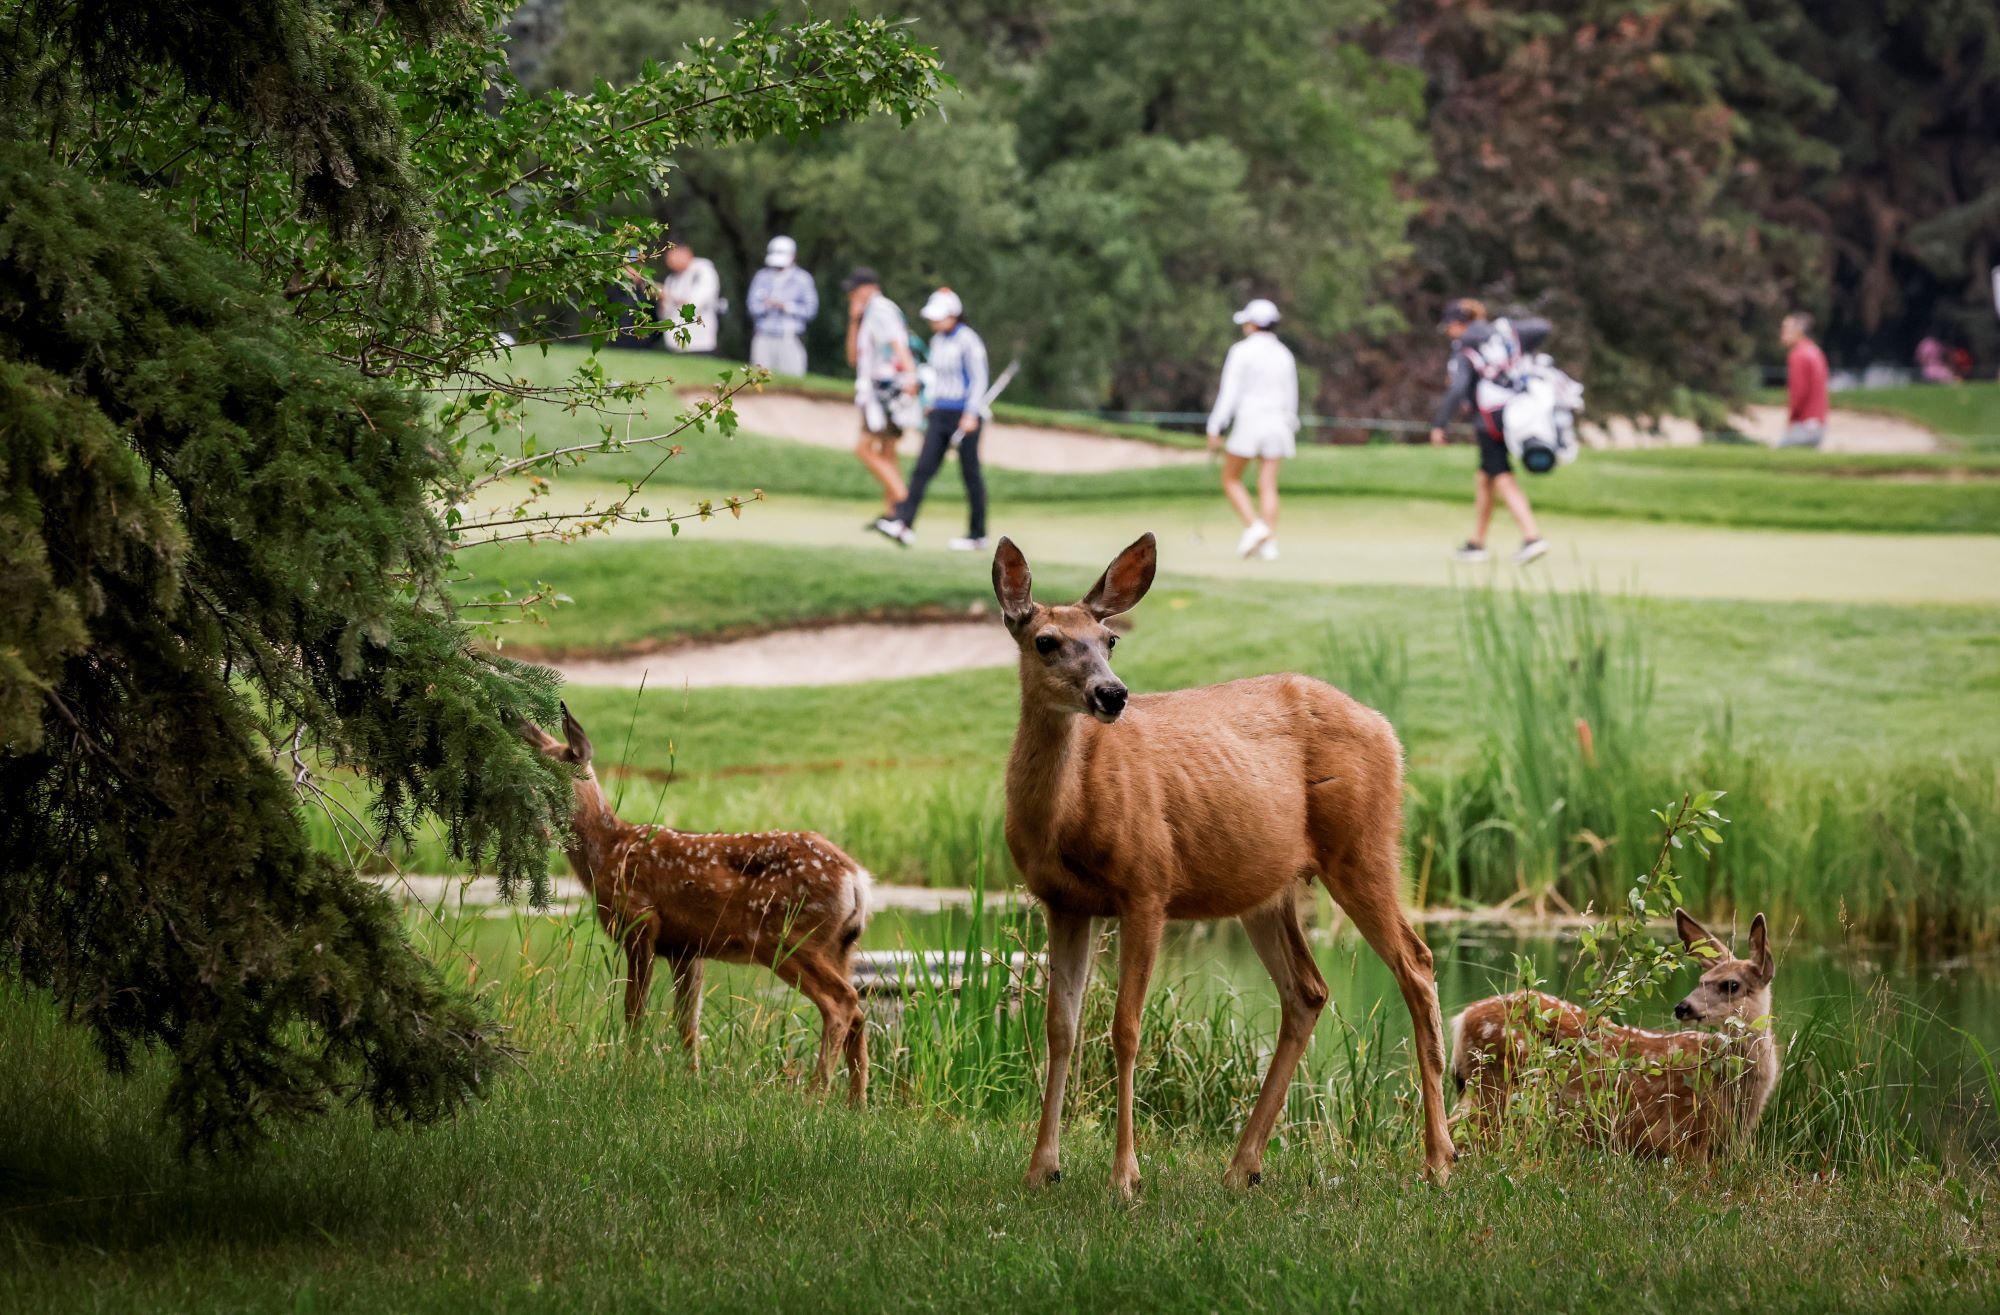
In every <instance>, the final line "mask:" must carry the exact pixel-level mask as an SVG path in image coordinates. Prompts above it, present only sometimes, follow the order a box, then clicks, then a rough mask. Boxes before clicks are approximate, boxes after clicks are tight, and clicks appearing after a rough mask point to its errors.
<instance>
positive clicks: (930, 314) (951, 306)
mask: <svg viewBox="0 0 2000 1315" xmlns="http://www.w3.org/2000/svg"><path fill="white" fill-rule="evenodd" d="M917 314H919V315H921V316H922V317H923V318H925V319H927V320H955V319H957V318H958V317H959V316H961V315H963V314H965V303H964V302H962V301H960V300H959V299H958V294H957V293H956V292H953V291H952V290H951V289H950V288H939V289H938V290H937V291H936V292H933V293H932V294H931V299H930V300H929V301H927V302H925V303H924V308H923V309H922V310H920V311H918V312H917Z"/></svg>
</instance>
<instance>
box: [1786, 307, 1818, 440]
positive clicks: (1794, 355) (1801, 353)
mask: <svg viewBox="0 0 2000 1315" xmlns="http://www.w3.org/2000/svg"><path fill="white" fill-rule="evenodd" d="M1778 341H1779V342H1780V343H1781V344H1783V345H1784V348H1785V397H1786V401H1787V410H1786V412H1785V436H1784V437H1783V438H1781V439H1779V440H1778V446H1779V447H1818V446H1819V445H1820V444H1821V443H1823V442H1825V441H1826V416H1827V404H1826V353H1825V352H1823V351H1821V350H1820V349H1819V344H1818V343H1816V342H1814V341H1813V339H1812V316H1810V315H1808V314H1806V313H1805V312H1804V311H1802V310H1795V311H1793V312H1792V313H1791V314H1790V315H1787V316H1785V319H1784V322H1783V323H1782V324H1780V325H1779V326H1778Z"/></svg>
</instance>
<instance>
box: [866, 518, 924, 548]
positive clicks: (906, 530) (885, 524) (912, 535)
mask: <svg viewBox="0 0 2000 1315" xmlns="http://www.w3.org/2000/svg"><path fill="white" fill-rule="evenodd" d="M869 528H870V529H872V530H874V531H875V533H877V534H879V535H881V536H882V537H883V538H885V539H887V540H889V541H890V542H891V543H900V544H902V545H903V546H904V547H905V548H907V547H909V546H910V545H911V544H913V543H915V542H916V541H917V532H916V531H915V530H913V529H911V528H910V527H909V526H907V525H905V524H903V522H901V521H899V520H897V519H896V518H895V517H894V516H878V517H876V518H875V523H874V524H873V525H872V526H870V527H869Z"/></svg>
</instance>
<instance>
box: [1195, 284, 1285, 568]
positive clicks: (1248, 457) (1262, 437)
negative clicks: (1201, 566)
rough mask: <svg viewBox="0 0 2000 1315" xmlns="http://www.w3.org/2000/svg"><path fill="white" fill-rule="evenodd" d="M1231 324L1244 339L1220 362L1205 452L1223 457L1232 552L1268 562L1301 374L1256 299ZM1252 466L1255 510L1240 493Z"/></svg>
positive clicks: (1269, 313)
mask: <svg viewBox="0 0 2000 1315" xmlns="http://www.w3.org/2000/svg"><path fill="white" fill-rule="evenodd" d="M1235 319H1236V322H1237V323H1238V324H1239V325H1241V326H1242V327H1243V338H1242V340H1241V341H1240V342H1238V343H1236V344H1235V345H1234V346H1232V347H1231V348H1230V349H1229V355H1228V357H1227V358H1225V359H1224V360H1223V362H1222V383H1221V385H1220V386H1219V387H1218V388H1217V389H1216V392H1215V409H1214V410H1212V411H1210V412H1209V413H1208V450H1209V452H1210V453H1214V452H1215V451H1216V450H1217V449H1218V448H1220V449H1221V450H1222V453H1223V457H1222V492H1223V493H1224V495H1226V496H1227V497H1228V499H1229V505H1230V506H1232V507H1234V508H1235V509H1236V514H1237V515H1238V516H1240V517H1242V518H1243V537H1242V538H1241V539H1239V540H1237V543H1236V551H1237V553H1238V554H1239V555H1241V556H1244V557H1249V556H1251V555H1252V554H1255V555H1256V556H1258V557H1261V558H1262V559H1264V560H1265V561H1271V560H1272V559H1274V558H1276V557H1277V555H1278V538H1277V527H1278V463H1279V462H1280V461H1282V460H1284V459H1285V458H1286V457H1289V456H1294V455H1296V454H1297V452H1298V432H1299V367H1298V362H1297V361H1294V360H1293V359H1292V353H1291V350H1290V349H1289V348H1287V347H1286V346H1285V344H1283V343H1282V342H1279V341H1278V335H1277V334H1276V333H1274V332H1272V326H1273V325H1275V324H1277V322H1278V308H1277V307H1276V306H1274V305H1272V304H1271V303H1270V302H1269V301H1267V300H1265V299H1264V298H1262V297H1259V298H1257V299H1256V300H1255V301H1252V302H1251V303H1250V304H1249V305H1247V306H1245V307H1244V308H1243V309H1242V310H1240V311H1237V312H1236V315H1235ZM1225 429H1227V430H1228V431H1229V441H1228V442H1227V443H1226V444H1225V443H1224V442H1223V440H1222V432H1223V430H1225ZM1252 461H1255V462H1257V463H1258V469H1257V501H1258V505H1257V506H1255V507H1253V506H1251V504H1250V494H1249V493H1248V492H1247V491H1246V490H1245V489H1244V487H1243V470H1244V468H1245V467H1246V466H1248V465H1249V464H1250V463H1251V462H1252Z"/></svg>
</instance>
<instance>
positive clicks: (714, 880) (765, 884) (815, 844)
mask: <svg viewBox="0 0 2000 1315" xmlns="http://www.w3.org/2000/svg"><path fill="white" fill-rule="evenodd" d="M562 713H563V737H564V738H563V740H562V741H558V740H557V739H556V738H555V737H554V736H552V735H550V734H548V733H547V732H546V731H544V730H542V728H541V727H539V726H536V725H534V724H532V723H524V724H523V725H522V727H521V733H522V735H523V736H524V737H525V738H526V739H527V741H528V743H530V744H532V745H534V746H535V747H536V748H537V749H540V750H541V751H542V752H543V753H544V754H546V755H547V756H548V757H550V758H553V759H555V760H556V761H557V762H564V763H569V764H571V765H573V766H575V767H576V768H578V769H579V770H578V772H577V777H576V787H575V788H576V813H575V815H574V817H573V818H572V821H571V833H572V837H573V843H572V844H571V845H570V846H569V848H568V849H567V850H566V851H565V853H566V854H567V855H568V857H569V865H570V867H571V869H573V870H574V871H575V873H576V878H577V880H578V881H581V882H582V883H583V887H584V889H585V890H587V891H589V892H590V894H591V898H592V899H594V900H595V901H596V903H597V920H598V922H599V923H601V924H602V925H603V927H604V930H605V932H606V934H607V935H609V936H610V937H611V938H612V939H613V940H614V941H616V942H618V944H619V945H620V946H621V947H622V948H623V949H624V951H625V962H626V969H627V971H626V978H625V1021H626V1023H627V1024H628V1025H629V1026H631V1027H633V1028H635V1029H636V1028H637V1027H638V1025H639V1020H640V1018H641V1017H642V1016H643V1015H644V1013H645V1009H646V996H647V993H648V992H649V991H650V990H651V988H652V983H653V961H654V960H655V959H665V960H666V961H667V963H668V964H669V965H670V966H671V967H672V969H673V974H674V1014H675V1018H676V1021H677V1022H678V1023H679V1025H680V1034H681V1044H682V1045H683V1046H685V1047H686V1048H687V1052H688V1057H689V1059H690V1060H692V1059H694V1057H695V1056H696V1054H697V1051H698V1048H699V1045H700V1040H701V978H702V961H703V960H704V959H720V960H723V961H725V962H728V963H761V964H763V965H765V966H766V967H768V968H770V969H771V971H773V972H775V973H776V974H777V975H778V976H779V977H780V978H782V979H783V980H784V981H786V982H787V983H789V984H790V985H792V986H793V987H795V988H796V989H797V990H798V991H799V992H800V993H802V994H803V995H804V996H805V997H806V998H807V999H808V1000H811V1001H812V1002H813V1004H815V1005H817V1006H818V1007H819V1013H820V1037H819V1066H818V1068H817V1070H816V1071H815V1073H814V1078H813V1086H814V1087H815V1088H823V1087H825V1086H826V1084H827V1082H828V1081H829V1080H830V1079H831V1078H832V1076H833V1066H834V1060H835V1057H836V1056H837V1055H838V1054H840V1053H841V1052H843V1051H844V1052H845V1053H846V1056H847V1082H848V1087H847V1092H848V1098H849V1099H850V1100H851V1101H853V1102H854V1103H855V1104H856V1105H860V1104H862V1103H863V1102H864V1101H865V1100H866V1099H867V1094H868V1040H867V1028H866V1025H865V1023H864V1021H863V1019H862V1016H861V997H860V995H859V994H858V993H857V992H856V991H855V989H854V984H853V981H852V980H851V978H852V970H853V961H854V943H855V941H856V940H858V939H860V936H861V931H862V928H863V927H864V926H865V925H866V924H867V921H868V892H869V887H870V878H869V875H868V872H867V869H865V868H863V867H862V866H861V865H860V864H858V863H856V862H855V861H854V860H853V859H851V858H849V857H848V856H847V855H846V854H844V853H842V852H841V851H840V849H839V847H838V846H836V845H835V844H834V843H833V842H832V841H830V840H828V839H827V838H826V837H825V836H822V835H819V834H817V833H814V832H810V831H764V832H759V833H757V834H755V835H703V834H698V833H692V832H685V831H676V830H674V829H673V828H672V827H665V826H635V825H633V824H632V823H629V822H622V821H620V820H619V819H618V816H617V814H616V813H614V812H613V811H612V809H611V805H610V803H609V802H608V801H607V800H606V799H605V797H604V790H603V788H602V787H601V786H600V785H599V784H598V780H597V773H596V772H595V771H594V770H593V769H592V768H591V765H590V758H591V749H590V737H589V736H587V735H585V734H584V732H583V727H582V726H581V725H579V724H578V723H577V720H576V718H575V717H574V716H572V715H570V710H569V705H568V704H564V705H563V710H562Z"/></svg>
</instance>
